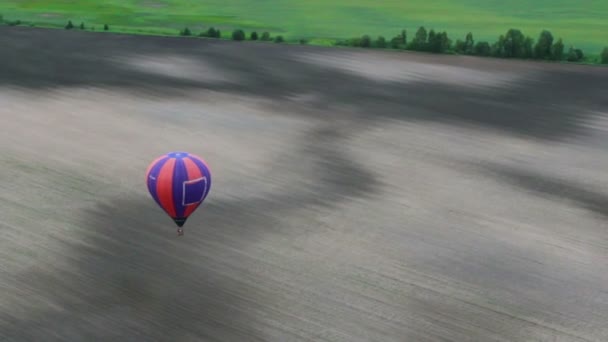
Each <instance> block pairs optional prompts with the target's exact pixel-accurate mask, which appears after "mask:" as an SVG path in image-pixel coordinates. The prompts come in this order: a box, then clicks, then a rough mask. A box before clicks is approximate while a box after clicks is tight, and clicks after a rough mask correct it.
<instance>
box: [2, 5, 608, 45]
mask: <svg viewBox="0 0 608 342" xmlns="http://www.w3.org/2000/svg"><path fill="white" fill-rule="evenodd" d="M0 14H3V15H4V18H5V19H6V20H17V19H20V20H22V21H27V22H31V23H34V24H35V25H38V26H44V25H57V26H58V25H61V26H63V25H65V23H66V22H67V20H68V19H70V20H72V21H73V22H74V24H75V25H78V24H79V23H80V22H85V24H86V25H87V26H96V27H98V28H101V26H102V25H103V24H105V23H107V24H109V25H110V26H111V27H112V30H113V31H125V32H138V31H139V32H142V33H143V32H149V33H166V34H175V33H176V32H177V31H178V30H179V29H182V28H183V27H184V26H186V25H187V26H189V27H190V29H191V30H193V31H194V32H195V33H198V31H200V30H202V29H204V28H207V27H209V26H212V25H213V26H215V27H219V28H220V29H223V31H224V33H225V34H228V33H229V32H230V31H231V30H232V29H234V28H242V29H244V30H245V31H247V32H248V31H251V30H257V31H262V30H266V31H270V32H271V33H272V34H273V35H278V34H281V35H283V36H284V37H286V38H287V39H288V40H289V39H294V40H295V39H299V38H308V39H311V40H312V41H311V42H313V43H315V42H316V43H320V42H328V41H331V39H334V38H350V37H354V36H360V35H362V34H369V35H372V36H377V35H384V36H386V37H387V38H390V37H392V36H394V35H396V34H397V33H398V32H399V31H400V30H401V29H402V28H406V29H407V30H408V32H409V35H410V37H411V36H412V35H413V33H414V30H415V29H416V28H417V27H418V26H420V25H424V26H426V27H427V28H435V29H436V30H446V31H447V32H448V34H449V36H450V38H452V40H456V39H457V38H463V37H464V35H465V34H466V33H467V32H468V31H471V32H473V34H474V37H475V39H476V40H488V41H490V42H494V41H496V39H497V37H498V35H500V34H502V33H504V32H506V31H507V29H509V28H518V29H521V30H522V31H523V32H524V34H527V35H530V36H532V37H533V38H534V39H536V38H537V37H538V34H539V32H540V31H541V30H542V29H548V30H550V31H551V32H552V33H553V35H554V36H555V37H556V38H557V37H562V38H563V39H564V43H565V44H566V46H567V47H569V46H570V45H575V46H576V47H578V48H582V49H583V50H584V51H585V52H586V53H587V54H598V53H599V52H600V51H601V49H602V48H603V47H604V46H608V1H605V0H552V1H548V0H511V1H504V0H503V1H497V0H484V1H481V0H459V1H454V0H436V1H423V0H409V1H407V0H384V1H371V0H366V1H363V0H298V1H295V0H258V1H250V0H223V1H221V0H206V1H202V0H198V1H197V0H105V1H100V0H71V1H69V0H3V1H0Z"/></svg>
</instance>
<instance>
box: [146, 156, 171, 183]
mask: <svg viewBox="0 0 608 342" xmlns="http://www.w3.org/2000/svg"><path fill="white" fill-rule="evenodd" d="M166 158H168V157H167V155H164V156H160V157H158V158H156V159H154V161H152V163H150V166H148V169H147V170H146V181H147V180H148V177H149V176H150V173H151V172H152V169H154V167H155V166H157V165H158V163H159V162H160V161H161V160H163V159H166Z"/></svg>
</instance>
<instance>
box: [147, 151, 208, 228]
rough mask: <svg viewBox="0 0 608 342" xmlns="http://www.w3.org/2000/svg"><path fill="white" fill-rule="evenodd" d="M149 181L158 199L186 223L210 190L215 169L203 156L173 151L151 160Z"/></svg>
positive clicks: (151, 192)
mask: <svg viewBox="0 0 608 342" xmlns="http://www.w3.org/2000/svg"><path fill="white" fill-rule="evenodd" d="M146 184H147V185H148V191H149V192H150V195H151V196H152V198H153V199H154V201H156V203H158V205H159V206H160V207H161V208H162V209H163V210H164V211H165V212H166V213H167V214H168V215H169V216H170V217H171V218H172V219H173V221H174V222H175V223H176V224H177V226H178V227H182V226H183V225H184V223H186V220H187V219H188V217H189V216H190V215H191V214H192V213H193V212H194V211H195V210H196V208H198V207H199V206H200V205H201V203H203V201H204V200H205V198H206V197H207V195H208V194H209V189H210V188H211V172H210V171H209V167H208V166H207V163H206V162H205V161H204V160H203V159H202V158H201V157H198V156H196V155H194V154H191V153H187V152H171V153H167V154H165V155H163V156H160V157H158V158H157V159H156V160H154V161H153V162H152V163H151V164H150V166H149V167H148V170H147V171H146Z"/></svg>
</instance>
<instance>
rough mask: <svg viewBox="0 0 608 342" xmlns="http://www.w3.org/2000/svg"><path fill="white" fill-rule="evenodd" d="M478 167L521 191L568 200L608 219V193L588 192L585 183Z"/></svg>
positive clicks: (503, 168)
mask: <svg viewBox="0 0 608 342" xmlns="http://www.w3.org/2000/svg"><path fill="white" fill-rule="evenodd" d="M477 167H478V168H481V170H482V172H484V173H487V174H489V175H491V176H494V177H496V178H497V179H498V180H502V181H503V182H505V183H507V184H510V185H512V186H514V187H517V188H519V189H524V190H526V191H532V192H534V193H536V194H539V195H540V196H542V197H545V198H549V199H552V200H556V201H567V202H570V203H572V204H574V205H575V206H577V207H579V208H583V209H586V210H589V211H591V212H593V213H595V214H598V215H601V216H602V217H603V218H608V194H604V193H601V192H598V191H594V190H591V189H587V187H586V186H584V185H583V184H578V183H576V182H573V181H569V180H567V179H560V178H555V177H552V176H548V175H543V174H540V173H536V172H533V171H529V170H525V169H520V168H515V167H511V166H507V165H500V164H494V163H489V164H486V163H484V164H483V165H477Z"/></svg>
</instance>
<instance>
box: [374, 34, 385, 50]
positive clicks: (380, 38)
mask: <svg viewBox="0 0 608 342" xmlns="http://www.w3.org/2000/svg"><path fill="white" fill-rule="evenodd" d="M376 47H377V48H380V49H385V48H386V39H385V38H384V37H383V36H378V38H377V39H376Z"/></svg>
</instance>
